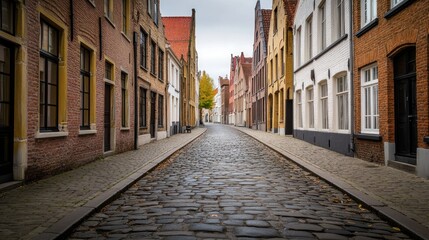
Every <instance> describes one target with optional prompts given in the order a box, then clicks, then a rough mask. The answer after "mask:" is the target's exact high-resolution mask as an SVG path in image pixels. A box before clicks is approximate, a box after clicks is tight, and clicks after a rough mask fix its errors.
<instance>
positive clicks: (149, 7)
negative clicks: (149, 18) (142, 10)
mask: <svg viewBox="0 0 429 240" xmlns="http://www.w3.org/2000/svg"><path fill="white" fill-rule="evenodd" d="M153 1H154V0H147V13H149V15H152V12H153Z"/></svg>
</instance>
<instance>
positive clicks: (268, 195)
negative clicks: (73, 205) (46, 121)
mask: <svg viewBox="0 0 429 240" xmlns="http://www.w3.org/2000/svg"><path fill="white" fill-rule="evenodd" d="M226 146H228V147H226ZM182 193H187V194H189V193H195V194H194V195H186V196H184V198H183V199H182V198H180V199H179V198H177V196H179V195H181V194H182ZM147 202H151V204H150V205H142V204H143V203H147ZM121 211H126V214H124V215H120V214H119V213H120V212H121ZM246 211H255V212H253V213H248V212H247V213H246ZM137 212H138V215H141V216H144V220H145V221H147V224H141V225H147V226H156V230H155V231H153V232H148V231H146V232H145V233H144V234H147V235H145V236H144V238H145V239H152V238H154V239H156V238H163V239H202V238H220V239H222V238H228V239H251V238H264V239H267V238H273V239H282V238H302V239H318V238H322V239H329V237H332V238H335V239H343V238H344V239H346V238H357V239H359V238H361V239H364V238H368V237H374V236H377V237H378V238H386V239H388V238H392V239H395V238H397V239H409V237H408V236H407V235H404V234H403V233H402V232H400V230H398V229H396V228H394V226H391V225H389V224H388V223H386V222H385V221H383V220H381V219H379V218H378V217H377V216H376V215H375V214H373V213H372V212H370V211H369V210H367V209H365V208H362V207H361V205H359V204H358V203H356V202H355V201H353V200H352V199H351V198H350V197H349V196H347V195H345V194H343V193H342V192H340V191H338V190H337V189H335V188H333V187H331V186H330V185H328V184H327V183H326V182H324V181H322V180H320V179H319V178H318V177H315V176H314V175H312V174H311V173H309V172H307V171H306V170H303V169H302V168H300V167H299V166H298V165H296V164H295V163H292V162H291V161H289V160H287V159H285V158H284V157H283V156H281V155H280V154H277V153H275V152H273V151H272V150H271V149H269V148H267V147H265V146H264V145H262V144H260V143H258V142H257V141H255V140H254V139H253V138H251V137H249V136H247V135H245V134H243V133H241V132H239V131H237V130H234V129H232V128H229V127H227V126H222V125H212V126H208V131H207V132H206V134H205V135H204V136H203V137H201V138H200V139H199V140H197V141H196V142H194V143H192V144H190V145H189V146H187V147H185V148H183V149H182V150H180V151H179V152H178V153H176V154H175V156H174V157H173V158H171V159H170V160H169V161H168V162H166V163H164V164H162V165H160V166H159V167H158V168H156V169H155V170H153V171H151V172H150V173H149V174H147V175H146V176H145V177H143V178H142V179H140V180H139V181H138V182H137V183H136V184H135V185H134V186H132V187H131V188H130V189H129V190H127V191H125V192H124V193H123V194H122V195H121V196H120V197H119V199H118V200H116V201H114V205H107V206H106V207H104V208H103V209H102V210H101V211H100V213H102V214H104V215H107V216H108V217H107V218H100V217H99V216H104V215H100V214H99V213H98V214H94V215H93V216H92V217H90V218H88V220H87V221H90V222H91V224H90V225H91V226H88V224H87V225H85V222H83V223H82V225H85V226H87V227H88V228H87V229H85V228H79V227H77V228H76V229H75V230H74V232H73V233H72V234H71V236H70V238H71V239H74V238H77V236H78V235H77V234H82V233H84V232H91V233H93V232H94V231H93V229H98V228H100V227H105V226H106V223H107V222H109V221H108V219H109V218H114V219H115V221H118V222H117V223H118V224H122V222H121V220H127V221H128V223H127V225H128V226H124V229H127V228H130V227H132V225H133V224H134V223H135V221H136V220H134V219H130V217H131V216H135V215H136V214H135V213H137ZM178 212H179V213H180V214H175V213H178ZM118 216H121V217H122V219H117V218H118ZM208 220H216V221H213V222H210V221H208ZM94 221H97V222H98V225H96V226H93V222H94ZM154 223H156V225H154ZM180 226H181V227H180ZM374 226H375V227H374ZM381 228H387V229H392V231H387V230H386V229H381ZM372 230H373V231H372ZM376 230H383V231H384V232H374V231H376ZM397 230H398V231H399V232H396V231H397ZM371 231H372V232H371ZM95 232H96V233H97V234H99V235H98V236H97V237H98V238H102V239H105V238H110V237H113V236H114V235H113V234H118V233H117V232H115V231H111V232H109V231H102V232H100V231H95ZM362 233H368V234H367V235H364V234H362ZM121 234H123V233H121ZM132 234H136V232H128V233H125V234H123V235H121V236H123V238H124V239H126V238H131V237H133V236H135V235H132ZM400 234H401V235H400Z"/></svg>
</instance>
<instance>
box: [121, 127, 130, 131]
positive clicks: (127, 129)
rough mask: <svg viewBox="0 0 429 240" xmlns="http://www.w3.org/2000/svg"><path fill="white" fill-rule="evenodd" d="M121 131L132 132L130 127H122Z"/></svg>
mask: <svg viewBox="0 0 429 240" xmlns="http://www.w3.org/2000/svg"><path fill="white" fill-rule="evenodd" d="M121 131H130V127H121Z"/></svg>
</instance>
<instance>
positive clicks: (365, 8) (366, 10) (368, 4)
mask: <svg viewBox="0 0 429 240" xmlns="http://www.w3.org/2000/svg"><path fill="white" fill-rule="evenodd" d="M376 18H377V0H361V26H365V25H366V24H368V23H370V22H371V21H372V20H374V19H376Z"/></svg>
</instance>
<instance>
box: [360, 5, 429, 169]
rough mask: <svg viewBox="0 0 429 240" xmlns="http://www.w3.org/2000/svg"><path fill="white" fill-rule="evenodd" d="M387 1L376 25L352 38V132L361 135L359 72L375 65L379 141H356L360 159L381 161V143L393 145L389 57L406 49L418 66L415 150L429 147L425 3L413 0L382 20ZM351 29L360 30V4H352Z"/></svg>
mask: <svg viewBox="0 0 429 240" xmlns="http://www.w3.org/2000/svg"><path fill="white" fill-rule="evenodd" d="M390 2H391V1H389V0H383V1H378V2H377V5H378V9H377V16H378V25H377V26H375V27H374V28H372V29H370V30H369V31H368V32H366V33H364V34H363V35H362V36H360V37H356V36H354V54H355V55H354V60H355V61H354V63H355V65H354V69H353V70H354V76H355V77H354V86H355V99H354V101H355V116H356V120H355V131H356V132H357V133H360V132H361V98H360V97H361V92H360V81H361V80H360V77H361V76H360V70H361V69H362V67H365V66H367V65H369V64H371V63H375V62H377V64H378V71H379V74H378V84H379V96H378V97H379V114H380V135H381V137H382V141H381V142H373V141H365V140H357V141H356V155H357V157H359V158H362V159H366V160H371V161H377V162H380V163H381V162H384V152H383V151H384V148H383V142H390V143H394V142H395V113H394V111H395V108H394V100H395V99H394V97H395V96H394V80H393V77H394V76H393V62H392V58H391V57H392V56H394V54H395V53H397V52H398V51H400V50H401V49H403V48H404V47H406V46H416V53H417V54H416V63H417V66H416V67H417V70H416V74H417V78H416V83H417V93H416V95H417V111H418V113H417V115H418V117H417V118H418V119H417V124H418V126H417V131H418V137H417V140H418V147H419V148H426V149H427V148H429V146H428V144H426V143H424V142H423V137H424V136H428V135H429V104H428V102H429V91H428V56H429V48H428V34H429V14H427V13H428V12H429V4H428V1H414V2H413V3H411V4H410V5H409V6H408V7H406V8H405V9H402V10H401V11H400V12H398V13H397V14H396V15H394V16H393V17H391V18H388V19H387V18H385V17H384V16H385V14H386V12H388V11H389V10H390ZM353 9H354V13H353V20H354V23H353V29H354V32H355V33H356V32H357V31H359V30H360V29H361V24H360V1H353Z"/></svg>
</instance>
